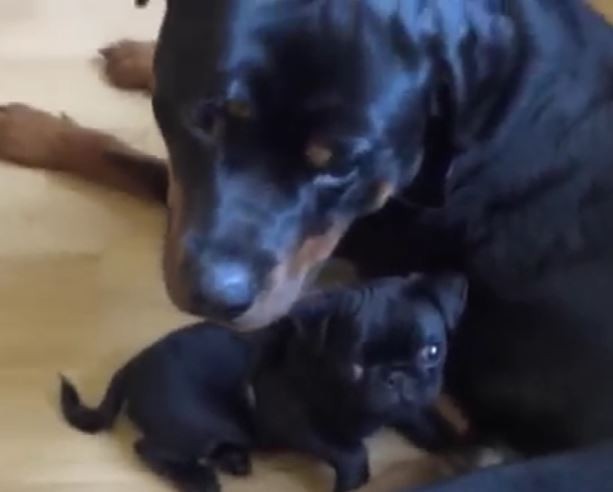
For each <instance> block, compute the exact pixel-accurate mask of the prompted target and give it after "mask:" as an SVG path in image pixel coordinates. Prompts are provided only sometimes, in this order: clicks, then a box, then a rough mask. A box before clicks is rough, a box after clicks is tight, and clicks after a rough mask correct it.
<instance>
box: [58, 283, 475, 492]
mask: <svg viewBox="0 0 613 492" xmlns="http://www.w3.org/2000/svg"><path fill="white" fill-rule="evenodd" d="M378 284H379V285H377V283H376V282H375V283H373V284H371V285H370V286H365V287H362V288H360V289H356V290H352V289H342V290H339V291H331V292H329V293H323V294H316V295H314V296H313V298H312V299H309V301H308V302H305V303H304V304H303V305H298V306H296V308H295V309H294V310H293V311H292V313H291V314H290V316H289V317H286V318H283V319H281V320H280V321H279V322H277V323H274V324H273V325H271V326H269V327H266V328H263V329H261V330H258V331H256V332H253V333H249V334H244V335H241V334H237V333H234V332H232V331H230V330H228V329H227V328H224V327H220V326H218V325H215V324H210V323H208V324H207V323H203V324H199V325H195V326H191V327H187V328H184V329H181V330H178V331H177V332H174V333H171V334H170V335H168V336H166V337H165V338H163V339H162V340H160V341H158V342H156V343H154V344H153V345H152V346H151V347H149V348H147V349H145V350H144V351H143V352H142V353H140V354H139V355H137V356H136V357H134V358H133V359H132V360H131V361H129V362H128V363H127V365H125V366H124V367H123V368H122V369H120V370H119V371H118V372H117V373H116V374H115V376H114V377H113V379H112V381H111V384H110V385H109V389H108V390H107V393H106V395H105V397H104V399H103V401H102V403H101V404H100V406H99V407H98V408H97V409H95V410H91V409H88V408H86V407H83V406H82V405H81V403H80V400H79V396H78V394H77V393H76V390H75V389H74V387H73V386H72V385H71V384H70V383H69V382H68V381H67V380H64V382H63V387H62V409H63V412H64V415H65V416H66V418H67V420H68V421H69V422H70V423H71V424H72V425H74V426H76V427H77V428H79V429H81V430H83V431H87V432H98V431H100V430H102V429H107V428H109V427H111V425H112V423H113V421H114V420H115V418H116V416H117V414H118V412H119V410H120V409H121V407H122V406H123V403H124V402H125V405H126V408H127V414H128V416H129V417H130V419H131V420H132V421H133V422H134V423H135V424H136V425H137V426H138V427H139V429H140V430H141V431H142V433H143V438H142V439H141V440H139V441H138V442H137V444H136V451H137V453H138V454H139V455H140V457H141V458H142V459H143V460H144V461H145V462H146V463H147V464H148V465H149V466H150V467H151V468H152V469H153V470H155V471H156V472H157V473H159V474H161V475H163V476H165V477H166V478H169V479H170V480H171V481H173V482H174V483H175V484H176V485H178V486H179V488H180V489H181V490H185V491H192V490H200V491H204V490H216V489H217V488H218V486H217V482H216V480H215V477H214V474H213V472H212V470H211V468H210V467H208V466H202V460H207V462H208V464H210V465H212V466H214V465H218V466H219V467H220V468H222V469H223V470H225V471H229V472H230V473H234V474H241V475H242V474H247V473H248V472H249V470H250V465H249V455H248V453H249V452H250V451H251V450H253V449H266V450H279V449H281V450H283V449H288V448H289V449H293V450H296V451H301V452H305V453H309V454H312V455H314V456H316V457H318V458H320V459H322V460H325V461H326V462H328V463H329V464H330V465H331V466H332V467H333V468H334V469H335V471H336V490H337V491H339V492H342V491H345V490H349V489H353V488H356V487H358V486H359V485H361V484H363V483H364V482H365V481H366V480H367V479H368V475H369V473H368V458H367V454H366V449H365V447H364V445H363V443H362V440H363V438H364V437H366V436H368V435H370V434H371V433H373V432H374V431H376V430H377V429H379V428H380V427H382V426H383V425H386V424H391V425H396V426H399V427H401V428H402V429H403V431H404V432H405V433H406V434H407V435H408V436H409V437H410V436H414V437H415V439H416V442H417V443H418V444H420V445H422V446H425V447H427V448H429V449H444V448H445V447H447V448H451V447H452V446H454V445H457V444H458V442H459V440H458V438H456V435H455V433H454V432H453V431H452V430H451V427H450V426H448V425H445V423H444V421H443V419H442V417H440V416H438V414H437V412H436V410H434V408H433V404H434V402H435V400H436V399H437V397H438V395H439V392H440V388H441V384H442V374H443V366H444V361H445V354H446V352H447V336H448V334H449V332H450V331H451V330H453V329H454V327H455V325H456V324H457V322H458V319H459V316H460V314H461V312H462V309H463V305H464V301H465V290H466V285H465V282H464V280H463V279H462V278H461V277H457V276H441V277H437V278H427V277H412V278H410V279H397V280H394V281H386V282H385V283H384V284H381V283H380V282H379V283H378Z"/></svg>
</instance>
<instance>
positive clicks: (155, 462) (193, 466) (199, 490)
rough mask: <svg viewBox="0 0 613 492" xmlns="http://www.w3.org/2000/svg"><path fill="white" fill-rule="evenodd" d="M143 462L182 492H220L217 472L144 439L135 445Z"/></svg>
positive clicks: (194, 459)
mask: <svg viewBox="0 0 613 492" xmlns="http://www.w3.org/2000/svg"><path fill="white" fill-rule="evenodd" d="M134 450H135V451H136V454H137V455H138V456H139V457H140V459H141V460H143V462H144V463H145V464H146V465H147V466H148V467H149V468H151V470H153V471H154V472H155V473H156V474H157V475H159V476H160V477H162V478H164V479H166V480H168V481H169V482H171V483H172V484H173V485H174V486H175V487H176V488H177V490H179V491H180V492H219V491H220V490H221V489H220V486H219V482H218V480H217V476H216V475H215V471H214V470H213V469H212V468H211V467H210V466H205V465H201V464H200V463H199V462H198V460H197V459H196V458H194V457H190V456H185V455H182V454H181V453H179V452H177V451H175V450H173V449H170V448H167V447H164V446H162V445H159V444H157V443H155V442H154V441H153V440H151V439H148V438H146V437H145V438H142V439H140V440H139V441H137V442H136V444H135V445H134Z"/></svg>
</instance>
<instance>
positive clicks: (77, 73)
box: [0, 0, 613, 492]
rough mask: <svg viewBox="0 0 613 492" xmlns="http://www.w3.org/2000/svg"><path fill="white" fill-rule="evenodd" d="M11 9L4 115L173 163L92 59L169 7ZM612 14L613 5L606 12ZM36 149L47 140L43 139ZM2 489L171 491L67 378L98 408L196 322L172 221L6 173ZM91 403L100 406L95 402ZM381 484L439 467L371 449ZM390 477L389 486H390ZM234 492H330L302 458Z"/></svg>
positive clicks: (145, 107)
mask: <svg viewBox="0 0 613 492" xmlns="http://www.w3.org/2000/svg"><path fill="white" fill-rule="evenodd" d="M132 3H133V2H132V0H121V1H118V0H115V1H113V2H109V1H103V0H0V103H2V102H5V101H13V100H21V101H25V102H29V103H31V104H34V105H38V106H42V107H44V108H47V109H49V110H53V111H60V110H61V111H66V112H67V113H69V114H70V115H71V116H73V117H75V118H76V119H78V120H79V121H81V122H82V123H84V124H88V125H93V126H96V127H99V128H102V129H106V130H108V131H111V132H114V133H117V134H118V135H120V136H121V137H122V138H124V139H127V140H129V141H131V142H132V143H134V144H135V145H137V146H140V147H142V148H144V149H147V150H150V151H154V152H157V153H162V145H161V141H160V139H159V137H158V135H157V133H156V131H155V129H154V125H153V121H152V118H151V114H150V110H149V104H148V101H147V100H146V99H145V98H144V97H141V96H138V95H129V94H123V93H119V92H116V91H114V90H112V89H110V88H108V87H106V86H105V85H104V83H103V82H102V81H101V80H100V77H99V75H98V72H97V68H96V64H95V63H94V61H92V54H94V53H95V52H96V49H97V48H98V47H100V46H101V45H103V44H104V43H106V42H109V41H113V40H115V39H116V38H118V37H122V36H130V37H136V38H152V37H153V36H154V33H155V31H156V28H157V23H158V22H159V19H160V15H161V10H162V1H161V0H157V1H152V2H151V3H152V5H151V6H150V8H149V9H147V10H144V11H142V10H140V11H137V10H134V9H133V8H132ZM600 3H601V4H605V3H607V4H608V5H609V7H610V8H611V11H613V0H611V1H609V0H602V1H601V2H600ZM33 138H36V136H35V135H33ZM0 223H1V227H0V230H1V233H0V490H1V491H3V492H24V491H32V492H34V491H36V492H52V491H53V492H55V491H62V492H64V491H65V492H72V491H75V492H76V491H83V490H88V491H91V492H97V491H109V490H113V491H116V492H121V491H130V492H137V491H141V490H142V491H145V490H147V491H155V490H166V486H165V485H163V484H161V483H159V482H158V481H157V480H156V479H155V478H153V477H152V476H151V475H150V474H148V473H146V472H145V471H144V470H143V469H142V468H141V467H140V466H139V464H138V463H137V462H136V461H135V460H134V458H133V457H132V456H131V454H130V448H129V441H130V436H131V434H130V430H129V428H128V426H126V425H125V423H124V424H122V425H121V426H120V429H119V431H118V432H117V433H115V434H113V435H104V436H96V437H90V436H85V435H82V434H79V433H77V432H74V431H72V430H71V429H69V428H68V427H67V426H66V425H64V424H63V422H62V421H61V419H60V418H59V415H58V412H57V401H56V396H57V395H56V392H57V372H58V371H63V372H66V373H67V374H69V375H70V376H72V377H73V378H74V379H75V380H76V381H77V382H78V383H79V385H80V386H81V387H82V388H83V389H84V392H85V395H86V397H88V399H95V398H97V397H98V396H99V395H100V393H101V391H102V389H103V387H104V385H105V383H106V382H107V378H108V377H109V375H110V374H111V372H112V371H113V370H114V369H115V368H116V367H117V366H118V364H119V363H120V362H121V361H122V360H124V359H125V358H127V357H128V356H130V355H131V354H133V353H134V352H135V351H136V350H138V349H139V348H141V347H142V346H143V345H144V344H145V343H148V342H150V341H152V340H154V339H155V338H157V337H158V336H159V335H161V334H162V333H164V332H165V331H167V330H169V329H171V328H174V327H176V326H178V325H179V324H180V323H182V322H184V321H186V320H187V318H186V317H185V316H183V315H180V314H178V313H177V312H176V311H175V310H174V309H173V307H172V306H171V305H170V304H169V302H168V301H167V299H166V297H165V294H164V291H163V287H162V282H161V277H160V267H159V248H160V238H161V231H162V225H163V216H162V211H161V210H159V209H156V208H152V207H148V206H143V205H142V204H140V203H136V202H134V201H131V200H130V199H128V198H126V197H123V196H119V195H115V194H111V193H108V192H105V191H102V190H99V189H96V188H94V187H91V186H85V185H83V184H82V183H77V182H74V181H71V180H68V179H66V178H60V177H58V176H52V175H48V174H44V173H41V172H32V171H27V170H21V169H16V168H13V167H9V166H4V165H0ZM90 401H91V400H90ZM371 451H372V452H371V455H372V462H373V469H374V471H375V475H381V476H382V477H383V478H381V479H380V480H379V481H377V480H375V481H374V484H373V486H372V487H370V488H371V489H377V490H385V489H387V488H388V485H389V483H390V481H391V482H392V483H397V481H404V480H409V479H412V480H417V479H418V477H419V476H421V475H423V474H427V473H428V468H427V467H428V466H429V462H425V461H424V460H423V458H421V457H420V456H419V454H418V453H417V452H415V451H413V450H410V449H409V448H407V447H406V446H404V445H403V444H402V443H401V442H400V441H399V440H398V439H397V438H395V437H394V436H391V435H388V434H386V435H384V436H380V437H379V438H377V439H375V440H373V443H372V445H371ZM384 470H392V472H389V473H383V474H382V473H381V472H382V471H384ZM226 483H227V485H228V486H227V488H226V490H229V491H241V490H250V491H253V490H261V491H267V492H268V491H283V492H293V491H311V490H326V489H327V488H328V487H329V485H330V482H329V475H328V474H327V472H326V471H325V470H324V469H323V468H322V467H321V466H316V465H313V464H310V463H309V462H308V461H306V460H303V459H298V458H292V457H286V458H283V459H278V458H277V459H272V458H270V457H269V458H263V459H261V460H260V461H258V464H257V466H256V471H255V476H254V477H253V478H252V479H249V480H240V481H237V480H234V481H227V482H226Z"/></svg>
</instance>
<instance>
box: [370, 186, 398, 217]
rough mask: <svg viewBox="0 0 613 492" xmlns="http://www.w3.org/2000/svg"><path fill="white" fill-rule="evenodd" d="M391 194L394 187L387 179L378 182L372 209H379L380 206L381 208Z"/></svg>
mask: <svg viewBox="0 0 613 492" xmlns="http://www.w3.org/2000/svg"><path fill="white" fill-rule="evenodd" d="M393 194H394V187H393V186H392V185H391V184H390V183H388V182H387V181H382V182H381V183H379V184H378V185H377V188H376V191H375V199H374V204H373V209H374V210H379V209H380V208H383V207H384V206H385V204H386V203H387V201H388V200H389V199H390V198H391V197H392V195H393Z"/></svg>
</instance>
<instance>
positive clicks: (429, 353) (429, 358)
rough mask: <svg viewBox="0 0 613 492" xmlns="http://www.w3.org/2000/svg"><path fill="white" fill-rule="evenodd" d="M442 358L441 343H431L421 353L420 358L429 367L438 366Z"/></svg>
mask: <svg viewBox="0 0 613 492" xmlns="http://www.w3.org/2000/svg"><path fill="white" fill-rule="evenodd" d="M442 356H443V348H442V347H441V344H439V343H429V344H427V345H425V346H424V347H423V348H422V349H421V351H420V353H419V358H420V359H421V360H422V362H424V363H426V364H428V365H435V364H438V363H439V362H440V360H441V357H442Z"/></svg>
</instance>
